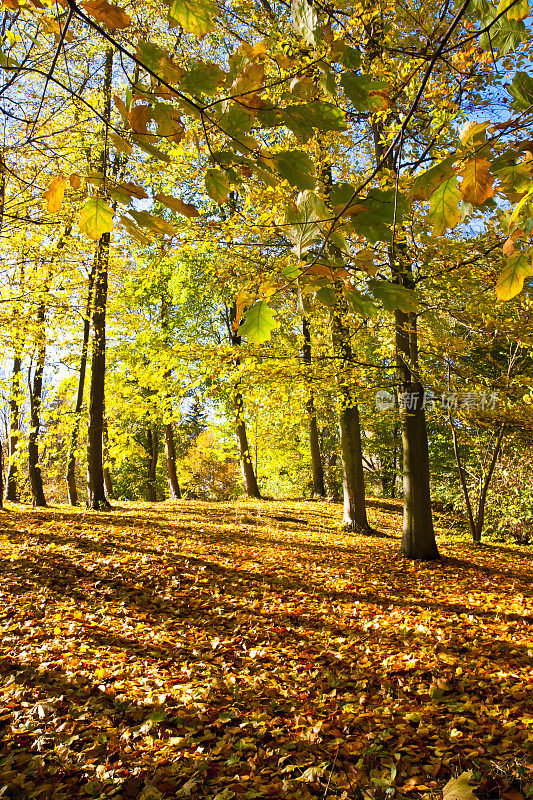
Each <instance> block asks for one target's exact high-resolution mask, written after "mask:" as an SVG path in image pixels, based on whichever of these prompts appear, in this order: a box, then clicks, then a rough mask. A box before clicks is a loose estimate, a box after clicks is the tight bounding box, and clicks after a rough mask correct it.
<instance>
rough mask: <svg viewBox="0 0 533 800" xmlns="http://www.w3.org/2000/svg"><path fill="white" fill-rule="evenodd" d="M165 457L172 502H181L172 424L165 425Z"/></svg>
mask: <svg viewBox="0 0 533 800" xmlns="http://www.w3.org/2000/svg"><path fill="white" fill-rule="evenodd" d="M165 457H166V462H167V477H168V491H169V494H170V498H171V500H181V490H180V485H179V481H178V473H177V471H176V446H175V443H174V430H173V428H172V423H171V422H167V424H166V425H165Z"/></svg>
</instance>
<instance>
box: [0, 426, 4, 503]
mask: <svg viewBox="0 0 533 800" xmlns="http://www.w3.org/2000/svg"><path fill="white" fill-rule="evenodd" d="M3 507H4V451H3V449H2V439H1V437H0V509H2V508H3Z"/></svg>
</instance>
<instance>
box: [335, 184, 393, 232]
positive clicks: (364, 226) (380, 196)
mask: <svg viewBox="0 0 533 800" xmlns="http://www.w3.org/2000/svg"><path fill="white" fill-rule="evenodd" d="M353 193H354V190H353V187H352V186H350V185H349V184H348V183H340V184H335V185H334V186H333V187H332V189H331V203H332V205H333V208H334V209H335V210H336V211H338V212H339V213H340V211H341V210H342V209H343V207H344V206H345V205H346V203H348V202H350V201H351V204H350V206H349V207H348V208H347V209H346V211H345V212H344V215H345V216H347V217H350V222H351V225H352V227H353V230H354V231H355V232H356V233H358V234H359V235H361V236H364V237H365V239H367V240H368V241H369V242H372V243H375V242H387V241H390V239H391V236H392V226H393V223H394V220H396V224H397V225H399V224H400V223H401V220H402V217H403V215H404V214H405V211H406V210H407V200H406V197H405V196H404V195H403V194H401V193H400V194H398V195H397V194H396V192H395V190H394V189H386V190H381V189H372V190H371V191H370V192H369V193H368V194H367V196H366V197H365V198H363V199H362V200H360V199H359V198H355V199H353V200H352V198H353Z"/></svg>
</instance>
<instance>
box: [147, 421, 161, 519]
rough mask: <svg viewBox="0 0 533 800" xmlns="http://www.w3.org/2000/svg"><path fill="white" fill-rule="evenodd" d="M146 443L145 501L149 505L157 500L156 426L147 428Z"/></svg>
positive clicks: (157, 434) (157, 449)
mask: <svg viewBox="0 0 533 800" xmlns="http://www.w3.org/2000/svg"><path fill="white" fill-rule="evenodd" d="M147 442H148V448H147V449H148V456H149V458H148V478H147V481H146V499H147V500H148V502H149V503H155V502H156V500H157V485H156V478H157V473H156V471H157V456H158V452H159V432H158V430H157V426H155V425H154V426H153V427H152V426H151V425H149V426H148V430H147Z"/></svg>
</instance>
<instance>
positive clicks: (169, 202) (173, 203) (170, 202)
mask: <svg viewBox="0 0 533 800" xmlns="http://www.w3.org/2000/svg"><path fill="white" fill-rule="evenodd" d="M154 199H155V200H159V202H160V203H163V205H164V206H167V207H168V208H172V209H173V210H174V211H177V212H178V214H183V215H184V216H185V217H189V218H190V217H198V216H199V214H200V212H199V211H198V209H197V208H196V206H193V205H192V203H184V202H183V200H180V199H179V197H173V196H172V195H169V194H156V195H155V198H154Z"/></svg>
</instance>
